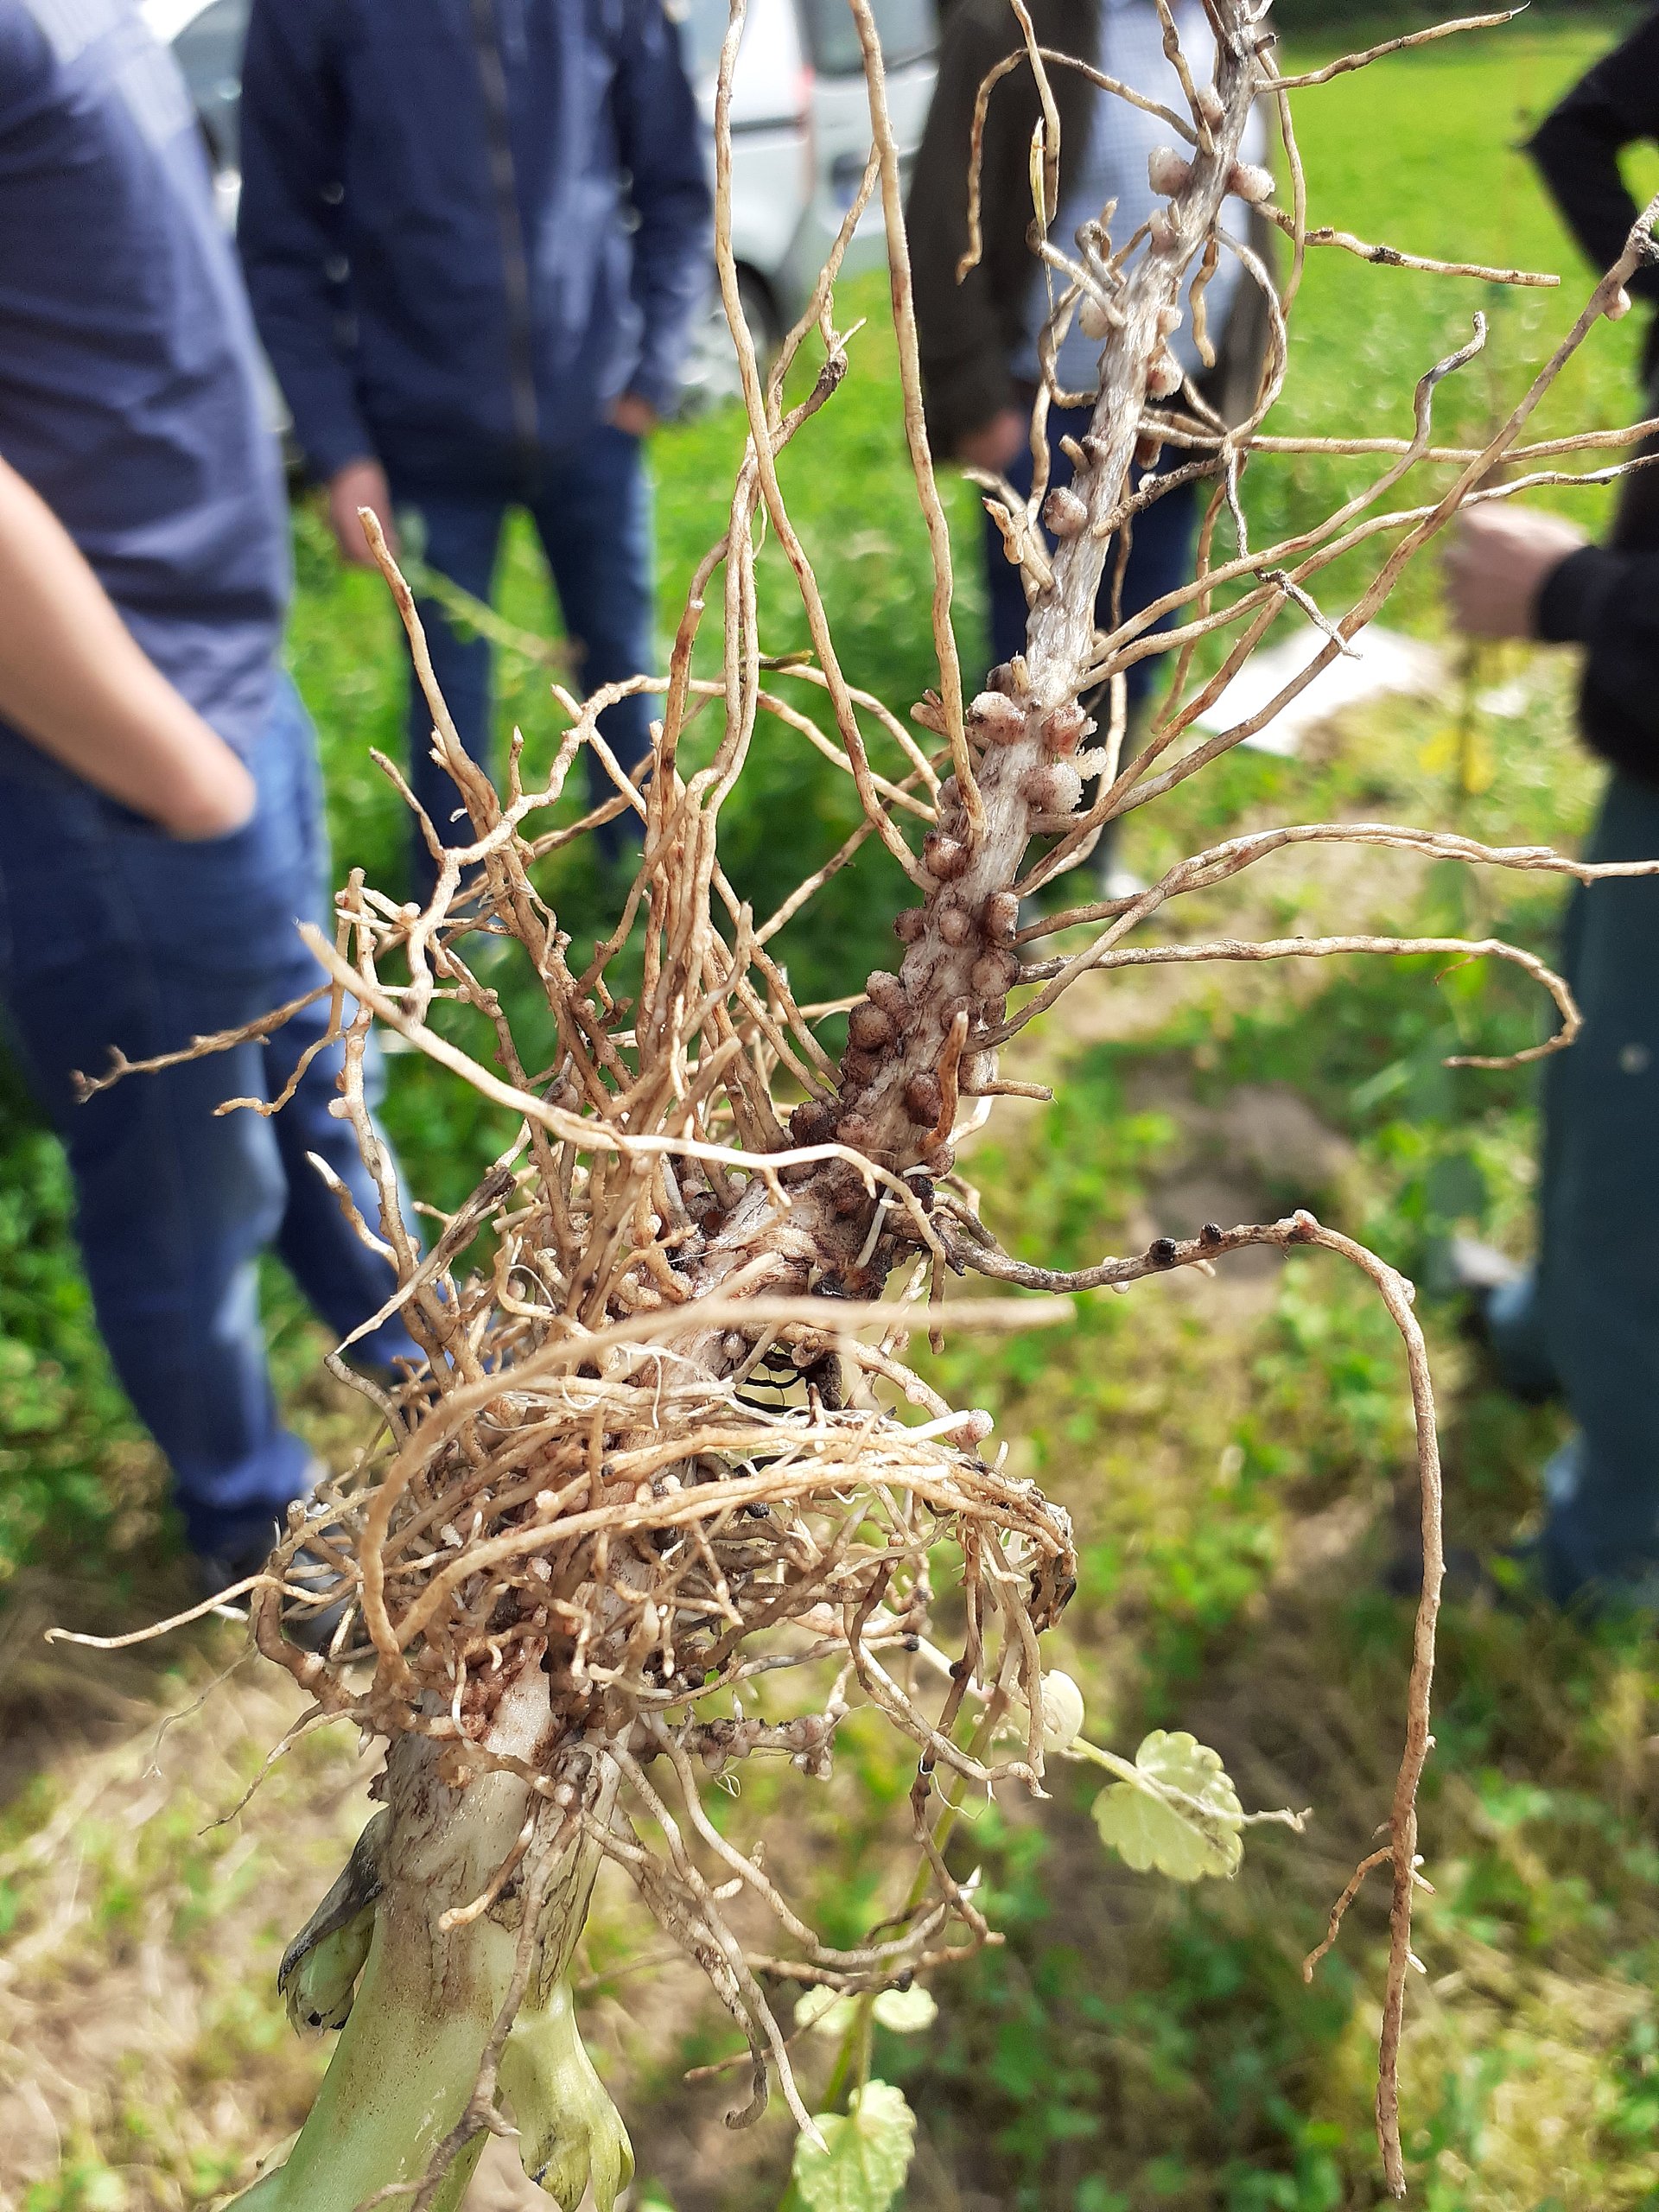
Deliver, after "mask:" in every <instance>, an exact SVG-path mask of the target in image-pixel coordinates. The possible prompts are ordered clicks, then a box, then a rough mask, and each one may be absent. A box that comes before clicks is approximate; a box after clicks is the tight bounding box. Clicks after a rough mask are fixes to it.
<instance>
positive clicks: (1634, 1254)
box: [1447, 14, 1659, 1611]
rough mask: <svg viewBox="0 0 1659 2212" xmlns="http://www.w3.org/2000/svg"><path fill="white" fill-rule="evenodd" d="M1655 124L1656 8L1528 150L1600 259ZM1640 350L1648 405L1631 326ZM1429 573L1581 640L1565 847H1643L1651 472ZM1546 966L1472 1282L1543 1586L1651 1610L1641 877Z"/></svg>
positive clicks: (1503, 626)
mask: <svg viewBox="0 0 1659 2212" xmlns="http://www.w3.org/2000/svg"><path fill="white" fill-rule="evenodd" d="M1654 137H1659V14H1656V15H1653V16H1649V17H1648V18H1647V19H1646V21H1644V22H1643V23H1642V24H1641V26H1640V27H1639V28H1638V29H1637V30H1636V31H1635V33H1634V34H1633V35H1631V36H1630V38H1629V39H1627V40H1626V41H1625V42H1624V45H1623V46H1621V47H1620V48H1618V49H1617V50H1616V51H1615V52H1614V53H1612V54H1609V55H1608V56H1606V58H1605V60H1602V61H1600V62H1599V63H1598V64H1597V65H1596V67H1594V68H1593V69H1592V70H1591V71H1590V73H1589V74H1588V75H1587V76H1586V78H1585V79H1583V80H1582V82H1581V83H1580V84H1579V85H1577V86H1574V87H1573V90H1572V91H1571V92H1568V93H1567V97H1566V98H1565V99H1563V100H1562V101H1561V102H1560V105H1558V106H1557V107H1556V108H1555V109H1554V111H1552V113H1551V114H1550V115H1549V116H1548V117H1547V118H1546V119H1545V121H1544V123H1543V124H1542V125H1541V128H1540V129H1539V130H1538V131H1537V132H1536V133H1535V136H1534V137H1533V139H1532V142H1531V145H1530V148H1529V151H1530V152H1531V154H1532V156H1533V158H1534V159H1535V162H1537V164H1538V166H1539V168H1540V170H1541V174H1542V176H1543V180H1544V182H1545V183H1546V185H1547V186H1548V188H1549V190H1550V193H1551V194H1552V196H1553V197H1554V200H1555V201H1556V204H1557V205H1558V207H1560V210H1561V212H1562V213H1563V215H1564V216H1565V217H1566V219H1567V222H1568V223H1569V225H1570V226H1572V229H1573V233H1574V235H1575V237H1576V238H1578V241H1579V243H1580V245H1581V246H1582V247H1583V249H1584V251H1585V252H1586V254H1587V255H1588V257H1589V258H1590V260H1591V262H1592V264H1593V265H1594V266H1595V267H1596V268H1597V269H1606V268H1609V267H1610V266H1611V264H1613V263H1614V262H1615V261H1616V260H1617V259H1618V257H1619V255H1620V253H1621V252H1622V251H1624V243H1625V239H1626V238H1627V236H1628V234H1629V232H1630V226H1631V224H1632V223H1633V222H1634V221H1635V219H1636V214H1637V209H1636V207H1635V204H1634V202H1633V201H1632V200H1631V199H1630V194H1629V193H1628V191H1627V190H1626V189H1625V188H1624V182H1623V180H1622V179H1621V177H1620V175H1619V168H1618V156H1619V153H1620V151H1621V150H1622V149H1623V148H1624V147H1625V146H1626V145H1629V144H1630V143H1632V142H1634V141H1635V140H1637V139H1642V138H1654ZM1630 291H1631V292H1632V293H1633V294H1635V295H1637V296H1638V297H1639V298H1641V299H1643V300H1645V301H1648V302H1654V301H1656V300H1659V268H1656V267H1655V266H1653V265H1651V264H1649V265H1648V266H1645V267H1643V268H1642V269H1640V270H1638V271H1637V274H1636V275H1635V277H1633V278H1632V279H1631V281H1630ZM1643 359H1644V367H1645V369H1646V372H1647V378H1648V388H1649V397H1648V404H1647V412H1648V413H1649V415H1651V414H1653V413H1654V412H1656V409H1659V390H1656V389H1655V385H1654V379H1653V370H1654V365H1655V340H1654V331H1653V328H1651V327H1650V328H1649V332H1648V334H1647V345H1646V347H1645V351H1644V356H1643ZM1650 449H1651V448H1643V450H1650ZM1447 580H1448V587H1449V591H1450V597H1451V607H1452V615H1453V618H1454V620H1457V621H1458V622H1459V625H1460V626H1462V627H1463V628H1464V629H1465V630H1466V631H1468V632H1471V634H1473V635H1475V636H1479V637H1522V638H1528V637H1529V638H1535V639H1540V640H1541V641H1543V642H1545V643H1549V644H1560V645H1578V646H1580V648H1582V650H1583V653H1584V669H1583V677H1582V682H1581V685H1580V696H1579V727H1580V734H1582V736H1583V738H1584V740H1585V742H1586V744H1587V745H1588V746H1590V747H1591V748H1592V751H1594V752H1596V753H1599V754H1600V755H1601V757H1602V758H1603V759H1604V760H1606V761H1607V762H1608V763H1609V765H1610V766H1611V771H1612V772H1611V775H1610V777H1609V779H1608V782H1607V788H1606V791H1605V795H1604V797H1603V800H1602V804H1601V810H1600V814H1599V818H1598V820H1597V823H1596V825H1595V828H1594V829H1593V830H1592V833H1591V836H1590V841H1589V844H1588V846H1587V848H1586V858H1587V859H1589V860H1592V861H1643V860H1652V859H1655V858H1656V857H1659V478H1656V473H1655V471H1654V470H1653V469H1650V468H1644V469H1640V470H1638V471H1637V473H1636V474H1633V475H1631V476H1630V477H1629V478H1627V479H1626V480H1625V482H1624V486H1622V488H1621V497H1620V500H1619V504H1618V510H1617V513H1616V516H1615V519H1614V523H1613V528H1612V531H1611V536H1610V537H1609V539H1608V541H1607V543H1605V545H1592V544H1588V543H1586V542H1585V540H1584V537H1583V536H1582V533H1581V532H1580V531H1577V530H1575V529H1574V528H1573V526H1572V525H1571V524H1568V523H1567V522H1564V521H1562V520H1561V519H1560V518H1559V517H1557V516H1554V515H1550V514H1545V513H1541V512H1537V511H1535V510H1529V509H1526V508H1522V507H1518V506H1511V505H1492V506H1485V507H1479V508H1476V509H1474V510H1473V511H1472V512H1470V513H1468V514H1466V515H1465V517H1464V518H1462V521H1461V523H1460V524H1459V532H1458V536H1457V538H1456V540H1455V541H1454V543H1453V546H1452V551H1451V554H1450V556H1448V562H1447ZM1561 966H1562V969H1563V971H1564V972H1565V974H1566V976H1567V981H1568V982H1569V983H1570V984H1571V985H1572V988H1573V995H1574V996H1575V997H1576V998H1577V1000H1578V1002H1579V1006H1580V1009H1581V1011H1582V1013H1583V1015H1584V1027H1583V1029H1582V1031H1581V1032H1580V1035H1579V1037H1578V1038H1577V1039H1576V1041H1575V1042H1574V1043H1573V1046H1572V1047H1571V1048H1570V1050H1568V1051H1567V1052H1562V1053H1560V1054H1558V1055H1557V1056H1556V1057H1555V1058H1553V1059H1551V1060H1549V1061H1548V1062H1547V1063H1546V1067H1545V1078H1544V1085H1543V1099H1542V1103H1543V1117H1544V1148H1543V1161H1542V1173H1541V1182H1540V1193H1539V1249H1538V1257H1537V1260H1536V1262H1535V1266H1534V1267H1533V1268H1531V1269H1530V1270H1529V1271H1528V1272H1527V1273H1526V1274H1522V1275H1519V1276H1517V1277H1516V1279H1514V1280H1513V1281H1510V1282H1508V1283H1505V1284H1503V1285H1502V1286H1501V1287H1498V1288H1497V1290H1496V1291H1495V1292H1494V1294H1492V1295H1491V1297H1490V1298H1489V1300H1487V1319H1488V1323H1489V1326H1490V1332H1491V1338H1492V1342H1493V1346H1494V1349H1495V1351H1497V1356H1498V1360H1499V1364H1500V1369H1501V1370H1502V1372H1503V1376H1504V1378H1505V1379H1506V1380H1507V1381H1508V1382H1509V1383H1510V1386H1511V1387H1512V1388H1513V1389H1516V1391H1517V1392H1518V1393H1519V1394H1520V1395H1523V1396H1527V1397H1530V1398H1534V1399H1541V1398H1545V1397H1548V1396H1552V1395H1561V1396H1564V1397H1565V1399H1566V1401H1567V1405H1568V1407H1569V1408H1570V1409H1571V1411H1572V1414H1573V1420H1574V1421H1575V1423H1576V1425H1577V1433H1576V1434H1574V1435H1573V1437H1571V1438H1570V1439H1569V1440H1568V1441H1567V1444H1566V1445H1564V1446H1562V1448H1561V1450H1560V1452H1557V1453H1556V1455H1555V1456H1554V1459H1552V1460H1551V1462H1550V1463H1549V1465H1548V1467H1547V1468H1546V1470H1545V1492H1546V1499H1547V1507H1548V1510H1547V1516H1546V1521H1545V1526H1544V1530H1543V1535H1542V1537H1541V1543H1540V1547H1539V1567H1540V1572H1541V1580H1542V1583H1543V1586H1544V1588H1545V1590H1546V1592H1548V1595H1549V1596H1551V1597H1552V1598H1554V1599H1555V1600H1556V1601H1557V1602H1558V1603H1562V1604H1566V1603H1568V1602H1573V1601H1575V1600H1577V1601H1583V1602H1592V1603H1605V1602H1608V1601H1611V1600H1618V1601H1621V1602H1625V1603H1632V1604H1635V1605H1639V1606H1641V1607H1642V1608H1643V1610H1645V1611H1659V875H1643V876H1630V877H1624V878H1617V877H1616V878H1612V879H1609V880H1603V881H1601V882H1598V883H1592V884H1587V885H1582V886H1580V887H1579V888H1578V889H1577V890H1576V891H1575V892H1574V893H1573V899H1572V902H1571V905H1570V906H1569V908H1568V912H1567V925H1566V930H1565V932H1564V938H1563V944H1562V952H1561Z"/></svg>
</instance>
